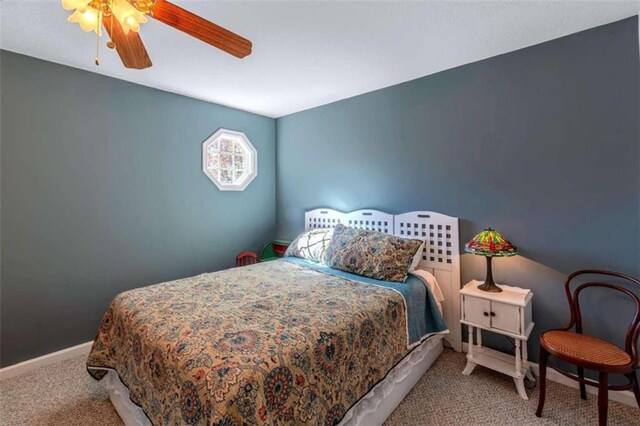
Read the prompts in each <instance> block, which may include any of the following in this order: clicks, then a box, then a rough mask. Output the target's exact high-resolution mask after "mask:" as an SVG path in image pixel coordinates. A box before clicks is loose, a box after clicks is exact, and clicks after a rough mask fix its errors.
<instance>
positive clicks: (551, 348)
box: [536, 269, 640, 426]
mask: <svg viewBox="0 0 640 426" xmlns="http://www.w3.org/2000/svg"><path fill="white" fill-rule="evenodd" d="M587 274H589V275H602V276H609V277H616V278H620V279H623V280H627V281H630V282H632V283H634V284H636V285H638V286H640V281H638V280H637V279H636V278H633V277H630V276H627V275H623V274H620V273H617V272H608V271H598V270H593V269H589V270H583V271H577V272H574V273H573V274H571V275H569V276H568V277H567V280H566V281H565V284H564V285H565V292H566V294H567V299H568V301H569V308H570V309H571V321H570V322H569V324H567V326H565V327H564V328H560V329H556V330H549V331H546V332H545V333H543V334H542V336H540V360H539V362H540V396H539V399H538V410H537V411H536V416H538V417H540V416H542V409H543V408H544V398H545V387H546V375H547V365H548V366H549V367H551V368H553V369H554V370H556V371H558V372H559V373H561V374H563V375H565V376H567V377H569V378H570V379H573V380H577V381H578V382H580V397H581V398H582V399H587V392H586V387H585V385H590V386H596V387H597V388H598V424H599V425H601V426H603V425H606V424H607V408H608V397H609V396H608V391H609V390H615V391H619V390H626V389H633V393H634V395H635V397H636V402H637V403H638V406H639V407H640V387H639V385H638V373H637V371H636V370H637V369H638V368H639V367H640V361H639V360H638V336H639V335H640V298H639V297H638V296H637V295H635V294H634V293H632V292H631V291H629V290H627V289H626V288H624V287H620V286H618V285H613V284H608V283H602V282H595V281H594V282H587V283H584V284H581V285H579V286H578V287H577V288H576V290H575V292H574V293H573V296H572V295H571V289H570V286H571V281H572V280H573V279H574V278H576V277H578V276H580V275H587ZM591 287H604V288H608V289H612V290H616V291H619V292H622V293H624V294H626V295H627V296H629V297H630V298H631V299H632V300H633V301H634V302H635V304H636V311H635V314H634V316H633V319H632V320H631V325H630V326H629V329H628V330H627V334H626V337H625V348H624V350H623V349H621V348H619V347H618V346H616V345H613V344H611V343H609V342H607V341H604V340H601V339H597V338H595V337H591V336H589V335H586V334H583V333H582V316H581V313H580V301H579V295H580V292H581V291H582V290H584V289H586V288H591ZM574 326H575V331H570V329H571V328H573V327H574ZM549 355H553V356H555V357H557V358H559V359H561V360H564V361H566V362H568V363H571V364H573V365H575V366H577V368H578V376H577V377H576V376H575V375H572V374H569V373H565V372H564V371H561V370H559V369H558V368H557V367H555V366H553V365H551V364H549ZM585 368H587V369H590V370H595V371H597V372H598V373H599V377H598V381H597V382H596V381H594V380H590V379H585V378H584V369H585ZM609 374H624V375H625V376H626V377H627V379H628V380H629V383H627V384H624V385H617V386H613V385H611V386H610V385H608V378H609Z"/></svg>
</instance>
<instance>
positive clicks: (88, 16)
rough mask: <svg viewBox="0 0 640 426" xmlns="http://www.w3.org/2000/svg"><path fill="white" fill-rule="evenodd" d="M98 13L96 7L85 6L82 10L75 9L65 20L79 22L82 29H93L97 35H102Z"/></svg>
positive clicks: (86, 30)
mask: <svg viewBox="0 0 640 426" xmlns="http://www.w3.org/2000/svg"><path fill="white" fill-rule="evenodd" d="M100 14H101V12H100V11H99V10H98V9H95V8H93V7H91V6H87V7H86V8H85V9H84V11H81V10H80V9H76V10H75V12H73V13H72V14H71V16H69V18H68V19H67V21H69V22H73V23H77V24H80V28H82V31H85V32H89V31H94V32H95V33H96V34H97V35H98V36H102V27H101V26H100Z"/></svg>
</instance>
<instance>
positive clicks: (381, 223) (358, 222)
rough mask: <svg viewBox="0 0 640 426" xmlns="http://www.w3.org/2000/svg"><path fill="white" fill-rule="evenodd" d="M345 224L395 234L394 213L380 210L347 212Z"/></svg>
mask: <svg viewBox="0 0 640 426" xmlns="http://www.w3.org/2000/svg"><path fill="white" fill-rule="evenodd" d="M342 224H343V225H345V226H350V227H352V228H359V229H366V230H368V231H378V232H384V233H385V234H390V235H393V215H392V214H389V213H384V212H381V211H379V210H356V211H355V212H351V213H345V214H344V222H343V223H342Z"/></svg>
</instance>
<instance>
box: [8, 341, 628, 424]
mask: <svg viewBox="0 0 640 426" xmlns="http://www.w3.org/2000/svg"><path fill="white" fill-rule="evenodd" d="M464 365H465V358H464V355H462V354H459V353H455V352H453V351H450V350H446V351H445V353H444V354H443V355H442V356H441V357H440V359H438V361H436V363H435V364H434V365H433V367H432V368H431V370H429V371H428V372H427V374H425V376H424V377H423V378H422V379H421V380H420V382H418V384H417V385H416V387H415V388H414V389H413V390H412V391H411V393H410V394H409V395H408V396H407V398H406V399H405V400H404V401H403V402H402V404H401V405H400V406H399V407H398V408H397V409H396V411H395V412H394V413H393V414H392V415H391V417H390V418H389V419H388V420H387V422H386V425H388V426H394V425H412V426H413V425H415V426H418V425H591V424H593V425H595V424H597V421H596V419H597V408H596V400H595V397H593V396H591V395H590V396H589V399H588V400H587V401H582V400H581V399H580V398H579V396H578V391H577V390H576V389H571V388H568V387H566V386H562V385H558V384H555V383H550V384H549V387H548V393H547V394H548V396H547V405H546V407H545V413H544V417H543V418H542V419H538V418H536V417H535V415H534V411H535V406H536V403H537V399H538V393H537V389H535V390H533V391H529V394H530V397H531V399H530V400H529V401H523V400H521V399H520V398H519V397H518V394H517V393H516V390H515V387H514V385H513V381H512V380H511V379H510V378H509V377H506V376H503V375H501V374H498V373H495V372H493V371H490V370H487V369H484V368H482V367H476V370H475V371H474V372H473V374H472V375H471V376H469V377H467V376H463V375H462V374H460V372H461V371H462V369H463V368H464ZM103 386H104V384H103V383H102V382H96V381H94V380H93V379H91V378H90V377H89V375H88V374H87V373H86V371H85V369H84V357H80V358H75V359H71V360H68V361H64V362H62V363H59V364H56V365H52V366H48V367H44V368H41V369H40V370H38V371H34V372H32V373H29V374H26V375H23V376H20V377H16V378H13V379H9V380H5V381H3V382H0V424H1V425H12V426H13V425H65V426H73V425H82V426H91V425H122V421H121V420H120V418H119V417H118V414H117V413H116V411H115V410H114V409H113V407H112V406H111V403H110V402H109V399H108V397H107V394H106V392H105V391H104V389H103ZM609 425H625V426H627V425H629V426H631V425H640V409H638V408H635V407H629V406H627V405H623V404H620V403H617V402H610V403H609Z"/></svg>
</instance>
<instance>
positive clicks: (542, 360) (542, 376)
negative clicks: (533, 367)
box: [536, 346, 549, 417]
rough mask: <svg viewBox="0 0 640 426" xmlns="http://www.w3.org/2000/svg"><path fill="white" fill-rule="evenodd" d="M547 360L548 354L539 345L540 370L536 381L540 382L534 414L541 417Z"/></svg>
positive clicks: (545, 386) (545, 388)
mask: <svg viewBox="0 0 640 426" xmlns="http://www.w3.org/2000/svg"><path fill="white" fill-rule="evenodd" d="M548 360H549V354H548V353H547V351H545V350H544V348H542V346H540V360H539V362H540V370H539V374H538V375H539V376H540V377H538V381H539V382H540V394H539V395H538V409H537V410H536V416H538V417H542V409H543V408H544V397H545V394H546V390H547V362H548Z"/></svg>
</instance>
